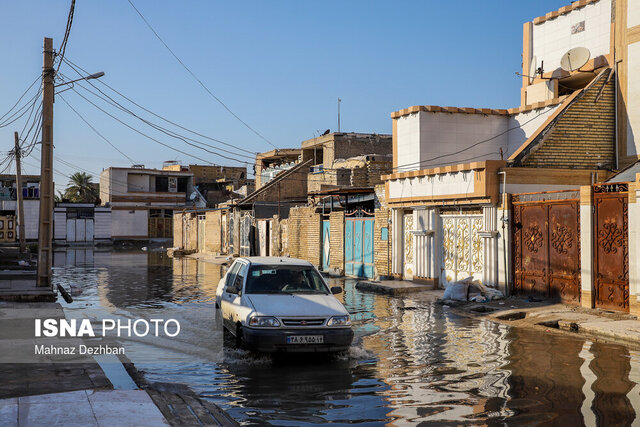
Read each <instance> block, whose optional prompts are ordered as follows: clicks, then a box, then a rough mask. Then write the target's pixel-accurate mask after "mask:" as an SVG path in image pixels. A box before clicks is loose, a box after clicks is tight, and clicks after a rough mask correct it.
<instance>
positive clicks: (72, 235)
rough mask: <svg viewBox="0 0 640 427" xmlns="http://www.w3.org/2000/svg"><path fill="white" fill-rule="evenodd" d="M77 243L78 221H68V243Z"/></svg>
mask: <svg viewBox="0 0 640 427" xmlns="http://www.w3.org/2000/svg"><path fill="white" fill-rule="evenodd" d="M75 241H76V220H75V219H68V220H67V242H75Z"/></svg>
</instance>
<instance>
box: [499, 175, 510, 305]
mask: <svg viewBox="0 0 640 427" xmlns="http://www.w3.org/2000/svg"><path fill="white" fill-rule="evenodd" d="M498 175H502V192H501V195H502V197H501V199H502V200H501V201H500V202H501V203H502V204H504V209H502V249H503V251H502V252H503V254H504V295H505V297H507V296H509V269H508V266H507V239H506V237H505V233H506V230H505V228H506V224H507V222H508V221H509V219H508V218H505V215H504V213H505V210H506V208H507V203H506V198H505V194H506V192H507V172H506V171H500V172H498Z"/></svg>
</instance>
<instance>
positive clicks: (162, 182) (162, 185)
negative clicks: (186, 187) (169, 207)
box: [156, 176, 169, 193]
mask: <svg viewBox="0 0 640 427" xmlns="http://www.w3.org/2000/svg"><path fill="white" fill-rule="evenodd" d="M156 191H157V192H161V193H166V192H168V191H169V178H168V177H166V176H156Z"/></svg>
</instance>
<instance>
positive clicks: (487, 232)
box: [478, 206, 498, 287]
mask: <svg viewBox="0 0 640 427" xmlns="http://www.w3.org/2000/svg"><path fill="white" fill-rule="evenodd" d="M482 216H483V229H482V231H480V232H479V233H478V234H479V236H480V237H481V238H482V250H483V260H484V265H483V266H482V282H483V284H485V285H488V286H494V287H497V286H498V207H497V206H485V207H483V208H482Z"/></svg>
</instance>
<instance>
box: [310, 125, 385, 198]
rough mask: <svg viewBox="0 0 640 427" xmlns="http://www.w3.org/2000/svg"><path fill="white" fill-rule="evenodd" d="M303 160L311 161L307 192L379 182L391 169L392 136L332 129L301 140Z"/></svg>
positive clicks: (371, 185)
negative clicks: (341, 131) (317, 135)
mask: <svg viewBox="0 0 640 427" xmlns="http://www.w3.org/2000/svg"><path fill="white" fill-rule="evenodd" d="M301 148H302V159H301V160H302V161H303V162H306V161H308V160H311V167H310V168H309V176H308V184H307V185H308V187H307V190H308V192H310V193H311V192H316V191H321V190H328V189H337V188H341V187H354V186H356V187H360V186H370V187H373V186H374V185H377V184H380V183H381V182H382V181H381V180H380V175H383V174H386V173H388V172H391V164H392V154H393V143H392V138H391V135H379V134H375V133H353V132H349V133H344V132H343V133H340V132H334V133H329V134H326V135H322V136H319V137H317V138H313V139H308V140H306V141H302V144H301Z"/></svg>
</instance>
